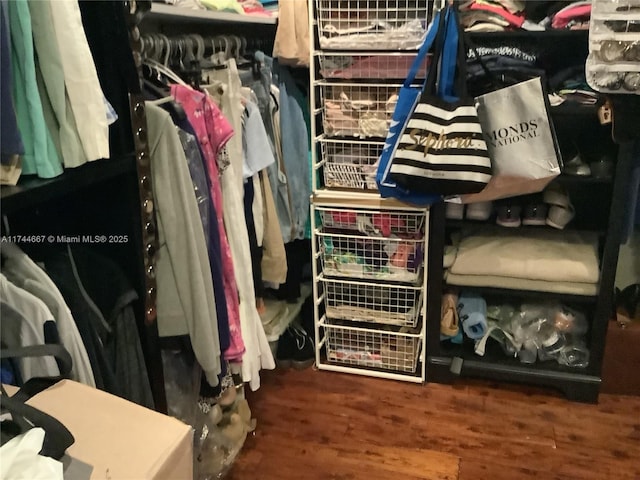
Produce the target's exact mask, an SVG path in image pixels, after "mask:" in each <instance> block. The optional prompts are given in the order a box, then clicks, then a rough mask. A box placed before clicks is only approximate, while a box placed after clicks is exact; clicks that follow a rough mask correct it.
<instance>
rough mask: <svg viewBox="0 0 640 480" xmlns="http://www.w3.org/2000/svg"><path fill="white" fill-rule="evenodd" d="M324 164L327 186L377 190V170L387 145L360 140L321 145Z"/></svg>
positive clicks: (323, 142) (330, 140)
mask: <svg viewBox="0 0 640 480" xmlns="http://www.w3.org/2000/svg"><path fill="white" fill-rule="evenodd" d="M319 143H320V149H321V152H322V161H323V162H324V169H323V174H324V186H325V187H329V188H354V189H360V190H377V189H378V185H377V184H376V170H377V162H378V158H380V154H381V153H382V148H383V147H384V142H364V141H358V140H332V139H328V138H322V139H321V140H320V141H319Z"/></svg>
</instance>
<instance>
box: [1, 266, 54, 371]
mask: <svg viewBox="0 0 640 480" xmlns="http://www.w3.org/2000/svg"><path fill="white" fill-rule="evenodd" d="M0 298H2V302H0V315H1V316H2V322H0V333H1V335H0V336H1V337H2V345H3V346H6V347H8V348H13V347H21V346H23V347H26V346H30V345H44V344H45V343H59V342H58V339H59V337H58V331H57V328H56V323H55V321H54V319H53V315H52V314H51V312H50V311H49V309H48V308H47V307H46V305H45V304H44V303H42V301H41V300H40V299H39V298H37V297H35V296H34V295H32V294H30V293H29V292H26V291H25V290H22V289H21V288H18V287H16V286H15V285H13V284H12V283H11V282H9V281H8V280H7V278H6V277H5V276H4V275H3V274H1V273H0ZM18 365H19V368H20V375H21V377H22V380H23V381H25V382H26V381H27V380H29V379H30V378H33V377H56V376H59V375H60V370H59V369H58V365H57V363H56V361H55V359H54V358H53V357H26V358H21V359H19V360H18Z"/></svg>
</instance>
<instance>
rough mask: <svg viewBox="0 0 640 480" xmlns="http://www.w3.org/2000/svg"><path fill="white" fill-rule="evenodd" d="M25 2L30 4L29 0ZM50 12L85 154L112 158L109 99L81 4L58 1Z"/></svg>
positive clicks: (89, 158) (89, 159) (91, 159)
mask: <svg viewBox="0 0 640 480" xmlns="http://www.w3.org/2000/svg"><path fill="white" fill-rule="evenodd" d="M21 1H24V2H25V3H26V0H21ZM47 1H50V0H47ZM12 3H13V2H12ZM50 13H51V20H52V22H53V26H54V29H55V35H56V40H57V43H58V49H59V50H60V52H64V54H63V55H61V56H60V58H61V60H62V70H63V72H64V82H65V85H66V88H67V93H68V95H69V100H70V101H71V109H72V111H73V115H74V117H75V120H76V126H77V127H78V134H79V136H80V140H81V142H82V147H83V149H84V153H85V155H86V157H87V160H88V161H93V160H97V159H100V158H109V126H108V123H107V108H106V105H105V97H104V94H103V93H102V89H101V87H100V82H99V80H98V73H97V71H96V67H95V64H94V62H93V57H92V56H91V51H90V50H89V45H88V43H87V37H86V35H85V33H84V28H83V26H82V18H81V16H80V7H79V5H78V2H77V0H58V1H56V2H55V8H53V5H51V9H50Z"/></svg>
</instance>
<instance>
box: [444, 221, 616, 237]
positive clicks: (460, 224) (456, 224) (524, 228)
mask: <svg viewBox="0 0 640 480" xmlns="http://www.w3.org/2000/svg"><path fill="white" fill-rule="evenodd" d="M446 222H447V227H449V228H464V227H495V228H496V230H497V231H499V232H503V231H504V232H506V231H510V232H540V231H544V232H567V231H570V232H578V233H582V232H584V233H596V234H598V235H605V234H606V233H607V232H606V230H604V229H602V228H574V227H572V225H571V224H569V225H567V227H566V228H565V229H564V230H558V229H556V228H552V227H548V226H544V225H540V226H534V225H520V226H519V227H502V226H500V225H498V224H497V223H495V217H492V218H491V219H490V220H486V221H480V220H467V219H465V220H451V219H447V221H446Z"/></svg>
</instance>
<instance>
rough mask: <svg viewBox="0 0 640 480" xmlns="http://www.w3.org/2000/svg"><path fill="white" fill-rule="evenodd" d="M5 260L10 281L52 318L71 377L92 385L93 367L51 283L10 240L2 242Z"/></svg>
mask: <svg viewBox="0 0 640 480" xmlns="http://www.w3.org/2000/svg"><path fill="white" fill-rule="evenodd" d="M2 256H3V257H4V258H5V262H4V265H3V268H2V271H3V273H4V274H5V275H6V277H7V279H8V280H9V281H10V282H12V283H13V284H14V285H16V286H18V287H20V288H22V289H24V290H25V291H27V292H29V293H31V294H32V295H34V296H36V297H38V298H39V299H40V300H42V301H43V303H44V304H45V305H46V306H47V308H48V309H49V311H51V313H52V314H53V318H54V319H55V322H56V326H57V329H58V333H59V336H60V342H61V343H62V345H63V346H64V347H65V349H66V350H67V351H68V352H69V354H70V355H71V359H72V361H73V366H72V369H71V379H73V380H76V381H77V382H80V383H84V384H85V385H89V386H91V387H95V386H96V383H95V380H94V377H93V370H92V368H91V363H90V362H89V357H88V355H87V350H86V348H85V346H84V343H83V342H82V337H81V336H80V332H79V331H78V327H77V326H76V323H75V320H74V319H73V316H72V315H71V311H70V310H69V307H68V306H67V304H66V303H65V301H64V298H63V297H62V294H61V293H60V291H59V290H58V288H57V287H56V285H55V283H53V281H52V280H51V278H49V276H48V275H47V274H46V273H45V272H44V270H42V269H41V268H40V267H39V266H38V265H36V264H35V262H34V261H33V260H31V259H30V258H29V257H28V256H27V254H25V253H24V252H23V251H22V250H21V249H20V247H18V246H17V245H15V244H12V243H4V244H3V245H2Z"/></svg>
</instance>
